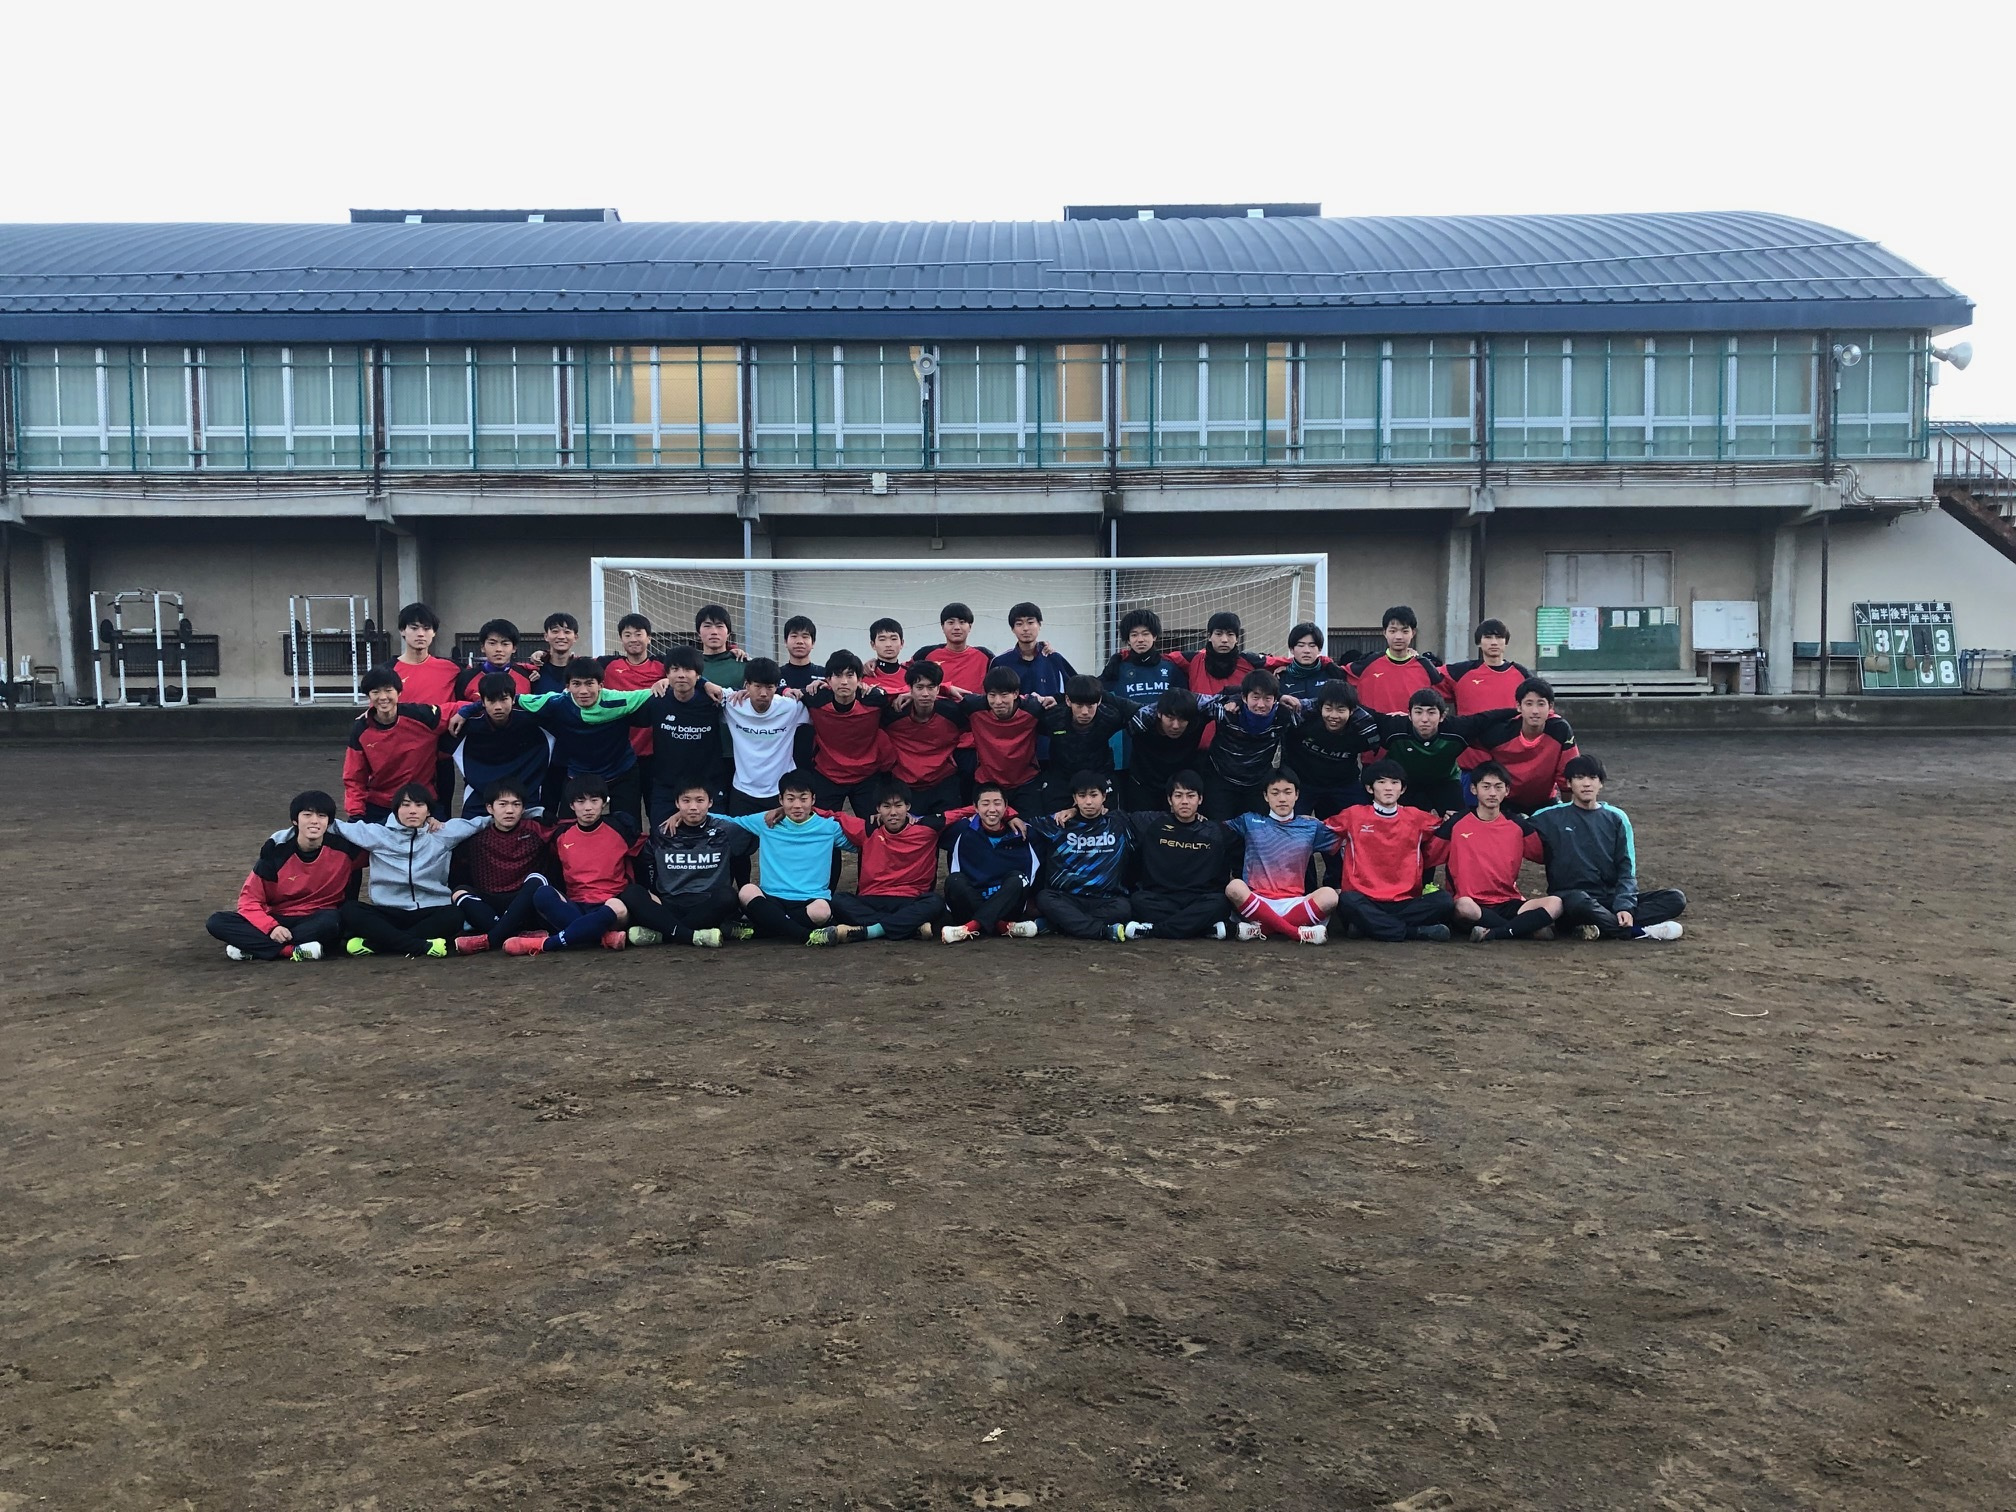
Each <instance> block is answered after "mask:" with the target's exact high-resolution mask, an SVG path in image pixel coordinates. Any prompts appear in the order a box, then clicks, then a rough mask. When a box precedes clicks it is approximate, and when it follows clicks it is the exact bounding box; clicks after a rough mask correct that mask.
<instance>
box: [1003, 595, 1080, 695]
mask: <svg viewBox="0 0 2016 1512" xmlns="http://www.w3.org/2000/svg"><path fill="white" fill-rule="evenodd" d="M1008 630H1009V633H1010V634H1011V635H1013V636H1014V637H1015V644H1014V645H1013V646H1011V647H1009V648H1008V649H1007V650H1006V651H1003V652H1002V653H1001V654H1000V655H999V656H997V657H995V658H994V665H995V666H997V667H1009V668H1012V669H1013V671H1014V673H1015V676H1016V678H1017V679H1018V680H1019V681H1020V683H1021V687H1022V692H1023V694H1024V695H1025V696H1026V697H1029V698H1048V699H1051V700H1053V701H1054V700H1056V699H1061V698H1062V697H1063V696H1064V685H1065V684H1066V683H1068V682H1069V681H1070V680H1071V679H1072V678H1073V677H1075V676H1077V672H1076V671H1075V670H1074V669H1073V668H1072V666H1071V663H1070V662H1068V661H1066V660H1065V659H1064V657H1063V655H1062V653H1060V652H1056V651H1052V650H1051V649H1050V647H1049V645H1048V644H1047V643H1046V642H1045V641H1044V639H1043V611H1042V609H1041V608H1040V607H1038V606H1037V605H1035V604H1032V603H1030V602H1028V601H1027V600H1024V601H1023V602H1022V603H1019V604H1015V605H1012V606H1010V608H1009V610H1008Z"/></svg>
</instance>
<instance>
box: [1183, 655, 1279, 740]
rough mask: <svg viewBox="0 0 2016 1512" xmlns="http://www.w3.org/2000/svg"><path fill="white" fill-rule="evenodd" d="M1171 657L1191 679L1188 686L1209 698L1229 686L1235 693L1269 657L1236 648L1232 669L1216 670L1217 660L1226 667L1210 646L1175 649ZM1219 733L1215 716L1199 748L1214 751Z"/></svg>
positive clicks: (1200, 696)
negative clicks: (1212, 748)
mask: <svg viewBox="0 0 2016 1512" xmlns="http://www.w3.org/2000/svg"><path fill="white" fill-rule="evenodd" d="M1169 660H1171V661H1172V662H1174V663H1175V664H1176V665H1177V666H1179V667H1181V668H1182V669H1183V673H1184V676H1185V677H1186V678H1188V679H1189V684H1188V685H1189V688H1190V691H1191V692H1192V693H1195V694H1196V695H1197V696H1198V697H1199V698H1209V697H1211V696H1212V695H1213V694H1214V693H1223V692H1224V691H1225V690H1226V689H1228V688H1230V689H1232V690H1233V691H1234V692H1236V691H1238V688H1239V684H1241V683H1242V682H1244V681H1245V680H1246V674H1247V673H1248V672H1251V671H1252V670H1253V669H1254V668H1256V667H1259V666H1260V665H1261V664H1262V663H1263V662H1264V661H1265V658H1264V657H1260V656H1255V655H1254V654H1253V653H1252V652H1251V651H1234V652H1233V653H1232V663H1231V666H1230V668H1229V669H1226V670H1223V671H1214V670H1212V664H1213V663H1214V662H1217V663H1219V665H1220V666H1221V667H1222V666H1223V661H1222V659H1221V658H1220V657H1218V655H1217V654H1216V653H1215V652H1214V651H1212V649H1211V648H1210V647H1209V646H1199V647H1198V648H1197V649H1196V650H1195V651H1192V652H1191V653H1190V654H1189V655H1188V656H1185V655H1183V654H1182V653H1181V652H1177V651H1172V652H1170V653H1169ZM1217 733H1218V721H1217V720H1215V719H1214V720H1212V721H1211V722H1210V723H1209V724H1207V725H1205V726H1204V738H1203V739H1202V740H1200V741H1198V742H1197V749H1198V750H1200V751H1208V750H1210V749H1211V740H1212V737H1214V736H1215V735H1216V734H1217Z"/></svg>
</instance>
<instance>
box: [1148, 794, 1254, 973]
mask: <svg viewBox="0 0 2016 1512" xmlns="http://www.w3.org/2000/svg"><path fill="white" fill-rule="evenodd" d="M1203 804H1204V789H1203V779H1202V778H1200V777H1199V776H1198V775H1197V774H1196V773H1195V772H1178V773H1177V774H1176V776H1175V778H1174V779H1173V780H1172V781H1171V782H1170V784H1169V807H1167V808H1166V809H1163V810H1162V811H1161V812H1160V813H1146V814H1141V813H1135V814H1129V815H1127V823H1128V826H1129V827H1130V828H1131V829H1132V830H1133V832H1134V853H1135V856H1136V858H1137V859H1136V870H1137V871H1138V872H1139V874H1140V880H1139V883H1138V885H1137V886H1136V887H1135V889H1134V891H1133V892H1132V893H1130V894H1129V895H1128V898H1127V913H1128V916H1129V918H1128V923H1127V925H1126V934H1127V938H1128V939H1130V940H1139V939H1144V938H1145V939H1156V940H1200V939H1206V938H1212V939H1219V940H1222V939H1224V938H1225V918H1226V915H1227V914H1228V913H1229V912H1230V905H1229V902H1228V900H1227V898H1226V894H1225V879H1226V875H1227V873H1229V872H1230V870H1231V865H1232V851H1233V841H1232V837H1231V832H1230V831H1228V830H1227V829H1226V828H1225V826H1224V825H1222V824H1219V823H1217V822H1216V821H1215V820H1211V819H1206V818H1205V817H1204V816H1203V814H1202V813H1201V812H1199V811H1200V810H1201V809H1202V807H1203Z"/></svg>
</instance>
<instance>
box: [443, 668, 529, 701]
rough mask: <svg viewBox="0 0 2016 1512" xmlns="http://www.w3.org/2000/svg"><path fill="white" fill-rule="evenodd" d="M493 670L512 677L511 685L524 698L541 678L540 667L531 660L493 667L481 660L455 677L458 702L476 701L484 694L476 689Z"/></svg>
mask: <svg viewBox="0 0 2016 1512" xmlns="http://www.w3.org/2000/svg"><path fill="white" fill-rule="evenodd" d="M492 672H502V673H503V674H504V675H505V676H506V677H508V678H510V679H511V686H512V687H513V688H514V689H515V690H516V692H517V696H518V697H520V698H522V697H524V696H525V695H526V694H527V693H530V692H531V691H532V685H533V684H534V683H535V682H537V681H538V680H539V669H538V668H537V667H535V666H533V665H532V664H531V663H530V662H513V663H511V665H510V666H508V667H493V666H491V665H490V664H489V663H488V662H485V661H479V662H476V663H474V664H472V665H470V666H467V667H464V668H463V669H462V671H461V673H460V674H459V675H458V676H457V677H456V679H455V698H456V701H457V702H458V703H474V702H475V701H477V700H478V699H480V698H481V697H482V696H483V695H482V694H480V693H478V692H477V691H476V686H477V684H478V683H480V682H482V681H483V679H484V678H485V677H486V676H487V675H488V674H490V673H492Z"/></svg>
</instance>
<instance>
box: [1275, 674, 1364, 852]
mask: <svg viewBox="0 0 2016 1512" xmlns="http://www.w3.org/2000/svg"><path fill="white" fill-rule="evenodd" d="M1383 738H1384V737H1383V736H1382V735H1381V733H1380V728H1379V720H1378V717H1377V716H1376V715H1374V714H1373V713H1371V711H1369V710H1367V709H1361V708H1359V707H1358V695H1357V694H1356V693H1354V692H1352V691H1351V685H1350V684H1349V683H1346V682H1341V681H1339V680H1337V679H1335V678H1332V679H1331V680H1330V681H1329V682H1326V683H1324V684H1323V686H1322V687H1321V688H1319V689H1318V690H1317V693H1316V697H1315V699H1314V700H1313V701H1309V702H1305V703H1304V704H1303V705H1302V708H1301V710H1300V711H1299V717H1298V718H1297V720H1296V724H1295V735H1294V739H1293V740H1292V742H1291V743H1290V746H1289V749H1288V751H1287V752H1285V753H1284V754H1283V756H1282V760H1283V762H1284V763H1285V764H1288V765H1292V766H1293V767H1294V768H1295V770H1296V772H1297V773H1298V774H1299V775H1300V776H1301V778H1302V781H1303V784H1304V785H1303V788H1302V805H1301V806H1302V807H1303V808H1304V809H1306V810H1307V811H1308V812H1309V813H1312V814H1314V815H1315V816H1316V817H1317V818H1318V819H1328V818H1329V817H1330V816H1331V815H1332V814H1337V813H1342V812H1343V811H1344V810H1345V809H1347V808H1349V807H1351V806H1352V805H1353V804H1354V803H1364V802H1366V801H1367V800H1366V795H1365V789H1364V786H1363V784H1362V783H1360V781H1359V780H1358V768H1359V764H1360V760H1361V759H1362V758H1363V757H1365V756H1368V755H1370V754H1371V753H1372V752H1374V751H1376V750H1378V749H1379V747H1380V744H1381V743H1382V741H1383Z"/></svg>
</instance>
